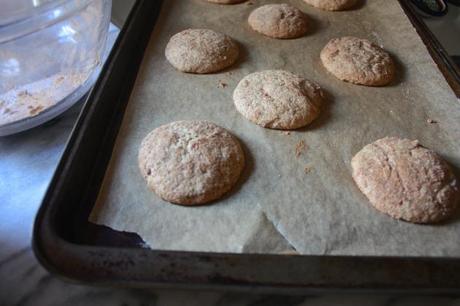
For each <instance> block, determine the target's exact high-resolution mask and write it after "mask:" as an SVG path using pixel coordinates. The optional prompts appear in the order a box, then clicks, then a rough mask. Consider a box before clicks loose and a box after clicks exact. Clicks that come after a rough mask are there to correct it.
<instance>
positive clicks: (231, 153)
mask: <svg viewBox="0 0 460 306" xmlns="http://www.w3.org/2000/svg"><path fill="white" fill-rule="evenodd" d="M138 161H139V168H140V172H141V174H142V176H143V177H144V179H145V180H146V182H147V185H148V187H149V188H150V189H152V190H153V191H154V192H155V193H156V194H157V195H159V196H160V197H161V198H162V199H164V200H166V201H168V202H172V203H176V204H182V205H196V204H203V203H207V202H210V201H213V200H216V199H218V198H220V197H221V196H222V195H223V194H225V193H226V192H228V191H229V190H230V189H231V188H232V186H234V185H235V183H236V182H237V180H238V178H239V177H240V174H241V172H242V170H243V168H244V153H243V150H242V148H241V146H240V144H239V142H238V140H237V139H236V138H235V137H234V136H233V135H232V134H230V133H229V132H228V131H227V130H225V129H224V128H222V127H220V126H218V125H216V124H214V123H212V122H208V121H176V122H172V123H169V124H165V125H162V126H160V127H158V128H156V129H154V130H153V131H152V132H150V133H149V134H148V135H147V136H146V137H145V138H144V140H143V141H142V144H141V146H140V150H139V155H138Z"/></svg>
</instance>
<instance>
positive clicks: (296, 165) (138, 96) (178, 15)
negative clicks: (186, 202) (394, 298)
mask: <svg viewBox="0 0 460 306" xmlns="http://www.w3.org/2000/svg"><path fill="white" fill-rule="evenodd" d="M164 2H165V3H164V6H163V9H162V14H161V18H160V20H159V22H158V24H157V26H156V27H155V31H154V33H153V34H152V37H151V40H150V44H149V46H148V49H147V51H146V54H145V58H144V61H143V64H142V68H141V70H140V72H139V75H138V78H137V81H136V85H135V88H134V91H133V93H132V96H131V99H130V101H129V105H128V109H127V111H126V114H125V117H124V121H123V125H122V127H121V131H120V134H119V136H118V139H117V143H116V146H115V150H114V153H113V156H112V160H111V162H110V166H109V170H108V172H107V174H106V177H105V180H104V184H103V188H102V191H101V193H100V196H99V199H98V202H97V205H96V207H95V209H94V211H93V213H92V216H91V218H90V220H91V221H93V222H95V223H99V224H104V225H107V226H110V227H112V228H114V229H117V230H121V231H129V232H136V233H138V234H139V235H140V236H141V237H142V238H143V239H144V240H145V242H146V243H147V244H148V245H149V246H150V247H152V248H154V249H167V250H193V251H214V252H236V253H241V252H259V253H291V252H293V251H296V252H298V253H301V254H342V255H400V256H459V255H460V221H459V220H460V217H457V218H454V219H453V220H452V221H450V222H448V223H445V224H442V225H435V226H431V225H414V224H410V223H406V222H402V221H397V220H393V219H392V218H390V217H388V216H386V215H384V214H382V213H379V212H377V211H376V210H375V209H373V208H372V207H371V206H370V205H369V203H368V201H367V199H366V198H365V197H364V196H363V195H362V194H361V193H360V192H359V190H358V189H357V187H356V186H355V184H354V182H353V180H352V178H351V175H350V173H351V168H350V160H351V158H352V156H353V155H354V154H355V153H356V152H357V151H359V150H360V149H361V148H362V147H363V146H364V145H366V144H368V143H370V142H373V141H375V140H376V139H379V138H381V137H384V136H400V137H408V138H411V139H419V140H420V141H421V143H422V144H423V145H425V146H427V147H429V148H433V149H435V150H436V151H437V152H439V153H440V154H441V155H442V156H444V157H445V158H446V160H447V161H448V162H450V163H451V165H453V166H454V167H455V168H456V169H458V168H459V167H460V128H459V127H460V104H459V101H458V100H457V99H456V97H455V96H454V94H453V92H452V91H451V89H450V87H449V86H448V84H447V83H446V81H445V79H444V78H443V76H442V75H441V73H440V72H439V70H438V68H437V67H436V64H435V63H434V62H433V61H432V59H431V57H430V55H429V54H428V51H427V50H426V48H425V46H424V45H423V43H422V41H421V39H420V38H419V36H418V35H417V34H416V31H415V29H414V28H413V27H412V25H411V23H410V22H409V20H408V19H407V17H406V16H405V15H404V13H403V11H402V9H401V7H400V6H399V4H398V3H397V1H395V0H391V1H389V0H368V1H365V3H363V5H361V6H360V7H358V8H357V9H355V10H351V11H346V12H324V11H320V10H317V9H315V8H313V7H310V6H308V5H306V4H304V3H303V2H302V1H300V0H299V1H294V0H292V1H284V2H288V3H291V4H293V5H296V6H297V7H299V8H301V9H302V10H303V11H304V12H305V13H306V14H307V15H308V16H309V17H310V18H311V20H312V30H311V31H310V33H309V34H308V35H307V36H305V37H302V38H299V39H295V40H275V39H270V38H267V37H264V36H262V35H260V34H257V33H255V32H253V31H252V30H250V29H249V27H248V25H247V22H246V20H247V16H248V15H249V13H250V12H251V10H253V9H254V8H255V7H257V6H258V5H262V4H264V3H273V2H280V1H251V3H253V5H249V4H248V3H243V4H240V5H229V6H223V5H214V4H209V3H206V2H205V1H201V0H167V1H164ZM186 28H210V29H214V30H217V31H221V32H223V33H227V34H228V35H230V36H232V37H233V38H234V39H236V40H237V41H238V42H239V43H240V44H241V48H242V50H243V51H242V53H243V54H242V56H241V60H240V61H239V62H238V63H237V64H236V65H235V66H233V67H231V68H230V69H227V70H226V71H224V72H221V73H216V74H211V75H193V74H185V73H181V72H178V71H176V70H175V69H174V68H173V67H172V66H171V65H169V63H168V62H167V61H166V59H165V57H164V49H165V46H166V43H167V41H168V39H169V37H171V36H172V35H173V34H175V33H177V32H179V31H181V30H184V29H186ZM344 35H353V36H358V37H363V38H367V39H370V40H372V41H375V42H377V43H378V44H380V45H382V46H383V47H384V48H385V49H387V50H388V51H390V52H391V53H392V54H393V56H394V58H395V59H396V60H397V62H398V78H397V80H396V81H395V82H394V83H393V84H391V85H390V86H386V87H382V88H376V87H365V86H357V85H352V84H349V83H345V82H341V81H339V80H338V79H336V78H335V77H333V76H332V75H330V74H328V73H327V72H326V71H325V69H324V68H323V67H322V65H321V63H320V60H319V53H320V51H321V49H322V47H323V46H324V45H325V44H326V43H327V42H328V41H329V40H330V39H331V38H333V37H339V36H344ZM263 69H286V70H289V71H292V72H294V73H297V74H299V75H303V76H305V77H306V78H308V79H310V80H313V81H316V82H317V83H319V84H320V85H321V86H322V87H323V88H325V90H326V91H327V92H328V95H329V102H328V103H327V104H326V105H324V108H323V113H322V115H321V117H320V118H319V119H318V120H316V121H315V122H314V123H313V124H312V125H310V126H309V127H307V128H304V129H301V130H298V131H295V132H291V134H290V135H287V133H283V132H281V131H276V130H269V129H264V128H261V127H259V126H257V125H255V124H252V123H250V122H249V121H247V120H246V119H245V118H243V117H242V116H241V115H240V114H239V113H238V112H237V111H236V110H235V107H234V106H233V102H232V92H233V89H234V88H235V86H236V84H237V83H238V81H239V80H240V79H241V78H243V77H244V76H245V75H247V74H249V73H251V72H254V71H259V70H263ZM220 82H223V83H225V84H227V86H226V87H224V88H221V87H222V86H219V84H220ZM184 119H206V120H210V121H213V122H215V123H217V124H219V125H221V126H223V127H225V128H227V129H229V130H230V131H232V132H233V133H234V134H235V135H236V136H237V137H239V139H240V140H241V142H242V143H243V144H244V146H245V149H246V156H247V159H248V165H247V167H246V170H245V173H244V175H243V178H242V179H241V181H240V184H239V186H237V188H235V189H234V190H233V191H232V192H231V193H230V194H229V195H228V196H226V197H225V198H224V199H222V200H219V201H217V202H215V203H214V204H212V205H209V206H200V207H181V206H177V205H171V204H169V203H166V202H164V201H162V200H161V199H159V198H158V197H157V196H156V195H155V194H154V193H153V192H151V191H149V190H148V188H147V187H146V184H145V183H144V181H143V179H142V177H141V175H140V173H139V170H138V164H137V152H138V148H139V145H140V143H141V140H142V138H143V137H145V136H146V135H147V134H148V132H149V131H151V130H152V129H154V128H156V127H158V126H160V125H162V124H165V123H168V122H171V121H175V120H184ZM428 119H432V120H435V121H437V123H428V122H427V120H428ZM301 140H303V141H304V142H305V145H306V148H305V149H304V150H301V154H300V155H299V156H296V146H297V144H298V143H299V142H300V141H301ZM305 167H307V170H309V171H305ZM456 171H457V170H456ZM457 175H458V171H457Z"/></svg>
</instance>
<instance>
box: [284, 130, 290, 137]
mask: <svg viewBox="0 0 460 306" xmlns="http://www.w3.org/2000/svg"><path fill="white" fill-rule="evenodd" d="M283 134H284V135H286V136H289V135H291V132H290V131H284V132H283Z"/></svg>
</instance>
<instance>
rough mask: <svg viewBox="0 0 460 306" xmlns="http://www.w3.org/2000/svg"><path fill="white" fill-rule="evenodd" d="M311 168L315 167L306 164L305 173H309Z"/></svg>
mask: <svg viewBox="0 0 460 306" xmlns="http://www.w3.org/2000/svg"><path fill="white" fill-rule="evenodd" d="M311 170H313V168H312V167H311V166H309V165H306V166H305V167H304V168H303V171H304V172H305V174H308V173H310V172H311Z"/></svg>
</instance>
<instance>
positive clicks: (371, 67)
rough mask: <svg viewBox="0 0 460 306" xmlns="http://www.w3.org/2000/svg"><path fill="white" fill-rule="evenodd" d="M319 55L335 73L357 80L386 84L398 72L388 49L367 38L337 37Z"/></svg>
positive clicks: (361, 82)
mask: <svg viewBox="0 0 460 306" xmlns="http://www.w3.org/2000/svg"><path fill="white" fill-rule="evenodd" d="M320 57H321V61H322V63H323V65H324V67H325V68H326V69H327V70H328V71H329V72H330V73H332V74H333V75H334V76H335V77H337V78H338V79H340V80H342V81H346V82H350V83H354V84H360V85H367V86H384V85H387V84H388V83H390V82H391V81H392V80H393V78H394V75H395V65H394V62H393V60H392V58H391V56H390V55H389V54H388V52H386V51H385V50H383V49H382V48H380V47H379V46H377V45H376V44H374V43H372V42H370V41H368V40H366V39H361V38H356V37H351V36H345V37H341V38H334V39H332V40H330V41H329V42H328V43H327V44H326V46H325V47H324V48H323V50H322V51H321V55H320Z"/></svg>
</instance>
